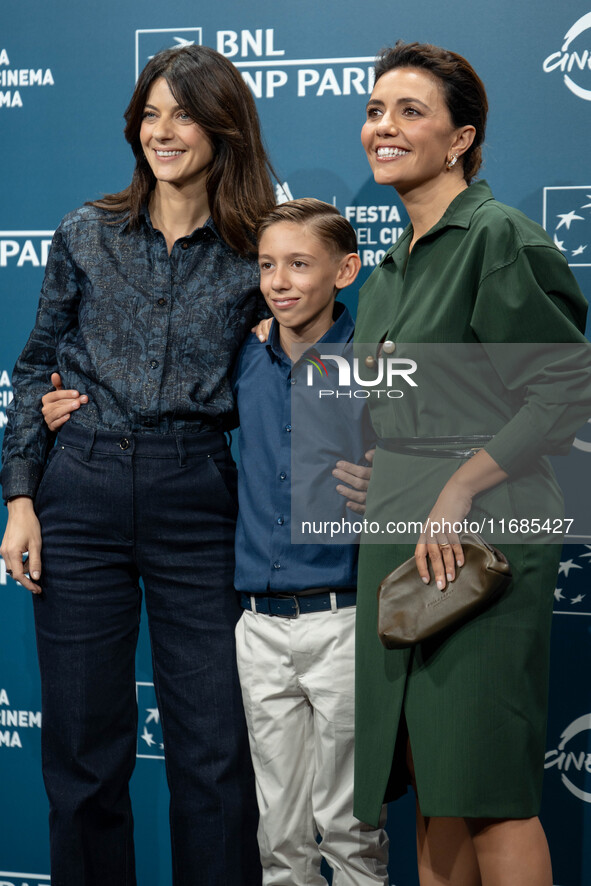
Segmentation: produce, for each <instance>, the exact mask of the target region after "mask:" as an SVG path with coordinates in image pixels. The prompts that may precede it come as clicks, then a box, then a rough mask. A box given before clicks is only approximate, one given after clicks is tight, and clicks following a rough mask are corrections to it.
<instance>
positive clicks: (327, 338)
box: [266, 301, 355, 362]
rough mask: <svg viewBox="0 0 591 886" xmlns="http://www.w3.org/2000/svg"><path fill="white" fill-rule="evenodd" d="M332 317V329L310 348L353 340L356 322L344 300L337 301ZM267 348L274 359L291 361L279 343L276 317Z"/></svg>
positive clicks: (272, 324)
mask: <svg viewBox="0 0 591 886" xmlns="http://www.w3.org/2000/svg"><path fill="white" fill-rule="evenodd" d="M332 317H333V323H332V326H331V327H330V329H328V330H327V331H326V332H325V333H324V335H323V336H322V338H321V339H319V340H318V341H317V342H314V344H311V345H310V348H314V347H315V346H316V345H318V344H338V343H341V342H343V343H344V342H349V341H351V339H352V338H353V332H354V330H355V324H354V322H353V317H352V316H351V314H350V312H349V309H348V308H347V306H346V305H344V304H343V303H342V302H338V301H336V302H335V303H334V310H333V315H332ZM266 348H267V351H268V353H269V356H270V357H271V359H272V360H280V361H282V362H289V361H288V360H287V357H286V355H285V352H284V350H283V348H282V347H281V345H280V344H279V323H278V322H277V320H275V319H273V321H272V323H271V329H270V330H269V338H268V341H267V344H266ZM303 356H304V355H302V357H303Z"/></svg>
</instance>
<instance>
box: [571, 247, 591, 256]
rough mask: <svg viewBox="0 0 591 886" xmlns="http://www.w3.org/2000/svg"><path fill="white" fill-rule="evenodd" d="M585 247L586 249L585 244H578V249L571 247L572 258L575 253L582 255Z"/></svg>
mask: <svg viewBox="0 0 591 886" xmlns="http://www.w3.org/2000/svg"><path fill="white" fill-rule="evenodd" d="M586 249H587V244H586V245H585V246H583V245H582V244H581V246H579V248H578V249H573V253H572V254H573V258H574V256H575V255H582V254H583V253H584V251H585V250H586Z"/></svg>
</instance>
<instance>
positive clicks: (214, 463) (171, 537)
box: [1, 46, 274, 886]
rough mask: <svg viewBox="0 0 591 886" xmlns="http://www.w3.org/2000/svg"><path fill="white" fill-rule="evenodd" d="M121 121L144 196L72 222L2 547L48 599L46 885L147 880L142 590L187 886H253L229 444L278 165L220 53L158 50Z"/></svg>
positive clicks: (44, 322) (27, 400) (18, 393)
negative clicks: (59, 417) (58, 415)
mask: <svg viewBox="0 0 591 886" xmlns="http://www.w3.org/2000/svg"><path fill="white" fill-rule="evenodd" d="M125 119H126V123H127V125H126V128H125V136H126V138H127V140H128V142H129V143H130V144H131V147H132V149H133V152H134V155H135V158H136V166H135V170H134V174H133V179H132V182H131V184H130V186H129V187H128V188H126V189H125V190H124V191H122V192H120V193H118V194H111V195H108V196H105V197H104V198H103V199H101V200H97V201H94V202H92V203H89V204H86V205H85V206H83V207H81V208H80V209H77V210H75V211H74V212H72V213H70V214H69V215H67V216H66V217H65V219H64V220H63V221H62V223H61V224H60V226H59V228H58V230H57V231H56V234H55V237H54V240H53V245H52V249H51V254H50V256H49V260H48V264H47V269H46V274H45V280H44V283H43V289H42V293H41V300H40V304H39V310H38V313H37V320H36V324H35V328H34V330H33V332H32V334H31V337H30V338H29V341H28V343H27V345H26V347H25V349H24V350H23V352H22V354H21V356H20V357H19V360H18V362H17V365H16V368H15V374H14V391H15V396H14V401H13V404H12V407H11V410H10V418H9V423H8V427H7V429H6V433H5V437H4V450H3V469H2V485H3V495H4V498H5V500H7V502H8V509H9V519H8V526H7V530H6V535H5V537H4V541H3V544H2V548H1V553H2V556H3V557H4V560H5V561H6V566H7V569H8V570H9V573H10V574H12V576H13V578H14V579H15V580H18V581H19V582H20V583H21V584H22V585H23V586H24V587H26V588H28V589H29V590H31V591H32V592H33V594H34V604H35V605H34V609H35V622H36V631H37V645H38V652H39V660H40V666H41V675H42V697H43V739H42V741H43V770H44V778H45V784H46V788H47V792H48V796H49V800H50V809H51V812H50V826H51V855H52V859H51V876H52V883H53V884H55V886H85V884H89V886H90V884H95V883H99V882H100V883H108V884H109V886H124V884H125V886H132V884H134V883H135V865H134V853H133V819H132V813H131V805H130V799H129V791H128V782H129V778H130V776H131V773H132V771H133V766H134V761H135V755H136V742H137V704H136V695H135V691H136V690H135V677H134V657H135V648H136V642H137V634H138V623H139V611H140V603H141V594H142V591H141V589H140V578H141V579H142V581H143V588H144V592H145V601H146V607H147V612H148V619H149V628H150V636H151V643H152V655H153V663H154V684H155V688H156V693H157V698H158V706H159V711H160V716H161V719H162V729H163V735H164V744H165V750H166V768H167V775H168V782H169V786H170V791H171V809H170V818H171V835H172V857H173V882H174V884H175V886H195V884H197V883H206V884H207V886H216V884H220V886H221V884H226V886H227V884H230V883H232V884H247V883H248V884H251V883H253V884H254V883H256V882H259V883H260V867H259V862H258V853H257V848H256V836H255V829H256V806H255V799H254V789H253V783H252V773H251V767H250V759H249V754H248V746H247V740H246V732H245V728H244V723H243V712H242V704H241V698H240V691H239V685H238V680H237V675H236V670H235V658H234V646H233V630H234V624H235V621H236V619H237V617H238V615H239V610H238V605H237V601H236V598H235V594H234V591H233V585H232V579H233V541H234V523H235V515H236V499H235V467H234V465H233V462H232V459H231V456H230V453H229V449H228V446H227V442H226V437H225V431H227V430H229V429H230V428H232V427H234V425H235V423H236V421H235V419H236V416H235V411H234V401H233V397H232V392H231V389H230V384H229V381H228V370H229V367H230V366H231V364H232V362H233V359H234V357H235V355H236V353H237V351H238V348H239V346H240V344H241V343H242V341H243V339H244V336H245V335H246V333H247V331H248V329H249V328H250V327H251V325H252V324H253V322H254V321H256V319H257V318H258V316H259V312H260V310H261V300H260V295H259V292H258V271H257V265H256V262H255V254H254V242H253V236H252V235H253V230H254V225H255V221H256V218H257V217H258V216H259V215H260V214H262V213H263V212H264V211H266V210H267V209H269V208H270V207H271V206H272V205H273V203H274V199H273V188H272V185H271V181H270V177H269V165H268V161H267V158H266V155H265V151H264V148H263V146H262V142H261V137H260V131H259V121H258V117H257V113H256V109H255V105H254V101H253V99H252V96H251V94H250V92H249V90H248V89H247V87H246V86H245V84H244V82H243V80H242V78H241V76H240V74H239V73H238V71H237V70H236V69H235V68H234V67H233V66H232V65H231V63H230V62H228V61H227V60H226V59H225V58H224V57H223V56H221V55H219V54H218V53H216V52H215V51H213V50H211V49H209V48H206V47H201V46H186V47H182V48H180V49H174V50H167V51H165V52H162V53H160V54H158V55H157V56H155V57H154V58H153V59H151V61H150V62H149V63H148V65H147V66H146V68H145V69H144V71H143V72H142V74H141V75H140V78H139V80H138V83H137V86H136V88H135V91H134V93H133V96H132V99H131V102H130V105H129V107H128V109H127V111H126V114H125ZM55 372H59V374H60V376H61V378H62V379H63V382H64V385H65V386H66V387H67V388H68V389H75V390H77V391H84V394H85V396H84V408H83V409H79V410H77V411H75V412H74V413H73V415H72V417H71V420H70V421H69V422H68V423H67V424H62V427H61V428H60V431H59V436H58V440H57V445H55V446H53V443H54V440H53V437H52V435H51V434H50V432H49V431H48V428H47V427H46V425H45V423H44V421H43V416H42V414H41V411H40V409H39V403H40V400H41V396H42V395H43V394H44V393H45V391H46V389H47V386H48V381H49V379H50V377H51V375H52V373H55ZM62 393H63V397H64V399H63V403H64V414H63V422H65V420H66V417H67V414H68V413H69V412H70V411H71V409H72V402H71V391H70V390H68V391H63V392H62ZM79 404H80V399H78V401H77V402H76V404H75V406H78V405H79ZM42 543H43V557H41V544H42ZM26 551H28V561H27V560H25V562H24V563H23V554H24V553H25V552H26Z"/></svg>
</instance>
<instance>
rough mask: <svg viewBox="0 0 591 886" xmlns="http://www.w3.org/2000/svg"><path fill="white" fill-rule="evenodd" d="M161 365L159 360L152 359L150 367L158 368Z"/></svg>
mask: <svg viewBox="0 0 591 886" xmlns="http://www.w3.org/2000/svg"><path fill="white" fill-rule="evenodd" d="M159 366H160V363H159V362H158V360H150V369H158V367H159Z"/></svg>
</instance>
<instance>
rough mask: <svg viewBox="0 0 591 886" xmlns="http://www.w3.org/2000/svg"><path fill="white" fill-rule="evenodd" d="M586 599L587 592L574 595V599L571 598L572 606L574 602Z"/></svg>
mask: <svg viewBox="0 0 591 886" xmlns="http://www.w3.org/2000/svg"><path fill="white" fill-rule="evenodd" d="M584 599H585V594H579V595H578V596H576V597H572V599H571V601H570V602H571V606H572V605H573V604H574V603H581V601H582V600H584Z"/></svg>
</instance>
